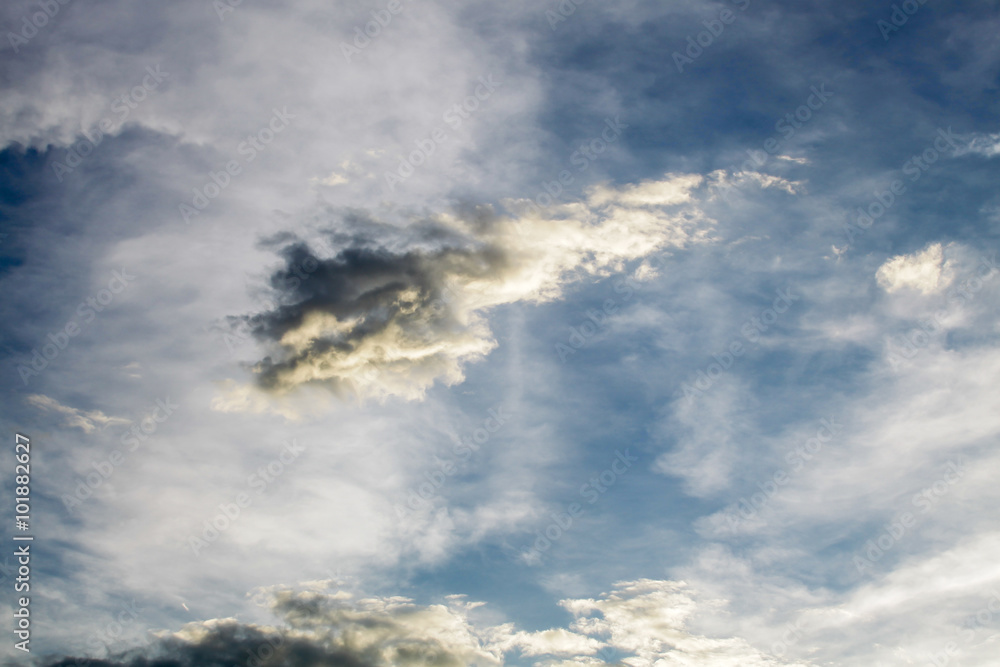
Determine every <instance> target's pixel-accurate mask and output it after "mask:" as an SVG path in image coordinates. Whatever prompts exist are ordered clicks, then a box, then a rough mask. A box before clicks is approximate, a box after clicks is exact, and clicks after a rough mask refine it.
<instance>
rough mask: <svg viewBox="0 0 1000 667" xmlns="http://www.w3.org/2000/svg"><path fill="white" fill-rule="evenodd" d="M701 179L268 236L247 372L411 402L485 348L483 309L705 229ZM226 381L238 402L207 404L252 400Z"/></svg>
mask: <svg viewBox="0 0 1000 667" xmlns="http://www.w3.org/2000/svg"><path fill="white" fill-rule="evenodd" d="M701 183H702V178H701V177H700V176H693V175H673V174H667V175H666V176H665V177H664V178H663V179H661V180H659V181H650V182H645V183H642V184H640V185H639V186H627V187H624V188H621V189H615V188H611V187H607V186H600V187H596V188H593V189H592V190H591V191H590V192H589V195H588V197H587V198H586V199H585V200H584V201H583V202H578V203H574V204H566V205H560V206H555V207H552V208H551V209H548V210H546V211H544V212H542V211H538V212H536V213H534V214H531V213H528V214H525V215H522V216H519V217H514V216H504V215H498V214H496V213H495V212H494V210H493V209H492V208H490V207H476V208H470V209H466V210H462V211H459V212H458V213H456V214H453V215H452V214H447V215H446V214H442V215H437V216H433V217H430V218H428V219H425V220H421V221H419V222H416V223H414V224H411V225H410V226H407V227H402V228H401V227H396V226H393V225H390V224H387V223H385V222H382V221H378V220H373V219H371V218H370V217H368V216H367V215H362V214H358V213H349V214H347V215H345V216H344V217H343V219H342V221H341V222H340V224H339V225H338V226H337V227H335V228H333V229H328V230H325V231H324V232H322V233H321V234H320V235H319V239H318V240H314V241H313V242H309V241H307V240H305V239H303V238H300V237H298V236H293V235H280V236H278V237H274V238H272V239H271V240H269V241H268V242H267V244H269V245H271V246H274V247H277V248H278V250H277V251H278V253H279V254H280V255H281V257H282V259H283V260H284V266H283V267H282V268H281V269H279V270H278V271H276V272H274V273H273V274H272V275H271V277H270V286H271V288H272V289H273V290H274V291H275V293H276V296H275V301H276V303H278V304H279V305H278V306H277V307H275V308H273V309H271V310H269V311H267V312H264V313H261V314H257V315H252V316H250V315H247V316H243V317H242V318H235V319H234V323H241V324H245V325H249V326H250V327H251V328H252V331H253V333H254V334H255V335H256V337H257V338H258V340H260V341H262V342H263V343H265V345H267V346H268V347H269V350H270V352H271V353H272V354H271V355H270V356H268V357H266V358H264V359H263V360H261V361H260V362H259V363H258V364H257V365H256V367H255V369H254V370H255V371H256V373H257V384H258V386H259V387H260V388H262V389H264V390H267V391H270V392H272V393H276V394H283V393H286V392H288V391H289V390H292V389H295V388H297V387H301V386H304V385H310V384H321V385H325V386H328V387H330V388H332V389H334V390H335V391H339V392H344V391H351V392H356V393H358V394H359V395H361V396H364V397H371V396H388V395H395V396H402V397H404V398H406V399H410V400H413V399H419V398H422V397H423V395H424V394H425V392H426V390H427V389H428V388H429V387H430V386H431V385H433V384H434V383H435V382H437V381H441V382H443V383H444V384H447V385H454V384H457V383H459V382H461V381H462V380H463V379H464V377H465V375H464V371H463V366H464V365H465V364H466V363H468V362H471V361H474V360H477V359H482V358H483V357H485V356H486V355H487V354H488V353H489V352H490V351H491V350H493V348H494V347H496V342H495V340H494V339H493V335H492V331H491V329H490V326H489V322H488V320H487V314H488V312H489V310H490V309H491V308H494V307H496V306H500V305H504V304H511V303H517V302H527V303H542V302H545V301H551V300H553V299H556V298H559V297H560V296H561V295H562V294H563V292H564V290H565V288H566V287H567V286H568V285H570V284H571V283H573V282H575V281H578V280H580V279H581V278H583V277H585V276H589V277H596V276H607V275H610V274H611V273H612V272H618V271H621V270H623V269H624V266H625V263H626V262H628V261H630V260H635V259H638V258H642V257H645V256H648V255H650V254H652V253H655V252H658V251H662V250H664V249H666V248H668V247H681V246H685V245H687V244H690V243H695V242H700V241H704V240H706V239H707V227H708V226H709V224H710V221H709V220H708V219H707V218H706V217H705V216H704V214H703V213H702V212H701V210H700V209H699V207H698V206H697V204H696V203H695V202H694V201H693V199H692V193H693V191H694V189H695V188H696V187H698V186H699V185H700V184H701ZM520 203H521V202H510V204H511V206H512V207H517V206H518V205H519V204H520ZM323 245H325V246H327V247H330V248H335V250H334V251H333V252H324V250H323V249H322V248H321V247H320V246H323ZM232 391H237V392H242V393H241V394H240V396H239V397H238V400H237V397H235V394H234V397H233V398H227V397H223V398H221V399H220V400H219V401H218V402H217V403H216V407H217V408H218V409H221V410H239V409H246V408H247V407H249V406H251V405H253V404H254V401H252V400H250V399H248V398H247V395H246V393H247V390H246V389H241V390H236V389H234V390H232Z"/></svg>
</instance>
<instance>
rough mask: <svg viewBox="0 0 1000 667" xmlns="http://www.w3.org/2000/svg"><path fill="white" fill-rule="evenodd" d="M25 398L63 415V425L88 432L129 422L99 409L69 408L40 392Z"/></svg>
mask: <svg viewBox="0 0 1000 667" xmlns="http://www.w3.org/2000/svg"><path fill="white" fill-rule="evenodd" d="M26 400H27V401H28V403H30V404H31V405H34V406H35V407H36V408H40V409H42V410H45V411H46V412H55V413H57V414H61V415H65V418H64V419H63V422H62V423H63V426H68V427H70V428H78V429H80V430H82V431H83V432H84V433H88V434H89V433H93V432H94V431H96V430H97V429H98V428H101V429H104V428H107V427H108V426H114V425H115V424H130V423H131V422H130V421H129V420H128V419H123V418H121V417H108V416H107V415H105V414H104V413H103V412H101V411H100V410H92V411H89V412H86V411H83V410H80V409H78V408H71V407H69V406H67V405H63V404H61V403H60V402H59V401H57V400H55V399H54V398H49V397H48V396H43V395H41V394H32V395H30V396H28V397H27V399H26Z"/></svg>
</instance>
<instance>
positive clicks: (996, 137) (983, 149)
mask: <svg viewBox="0 0 1000 667" xmlns="http://www.w3.org/2000/svg"><path fill="white" fill-rule="evenodd" d="M969 153H971V154H973V155H983V156H985V157H996V156H998V155H1000V132H997V133H994V134H981V133H977V134H973V135H972V136H971V137H969V145H968V146H966V147H964V148H962V149H961V150H960V151H959V155H965V154H969Z"/></svg>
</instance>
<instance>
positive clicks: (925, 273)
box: [875, 243, 953, 294]
mask: <svg viewBox="0 0 1000 667" xmlns="http://www.w3.org/2000/svg"><path fill="white" fill-rule="evenodd" d="M875 275H876V278H877V279H878V284H879V285H881V286H882V288H883V289H885V290H886V291H887V292H898V291H900V290H902V289H906V288H909V289H914V290H918V291H920V292H922V293H924V294H934V293H936V292H940V291H941V290H943V289H945V288H946V287H948V285H949V284H951V281H952V279H953V275H952V271H951V265H950V264H949V263H948V262H946V261H945V259H944V249H943V248H942V246H941V244H940V243H933V244H931V245H929V246H927V248H926V249H925V250H923V251H922V252H917V253H913V254H911V255H897V256H896V257H893V258H891V259H889V260H888V261H887V262H886V263H885V264H883V265H882V266H880V267H879V269H878V272H877V273H876V274H875Z"/></svg>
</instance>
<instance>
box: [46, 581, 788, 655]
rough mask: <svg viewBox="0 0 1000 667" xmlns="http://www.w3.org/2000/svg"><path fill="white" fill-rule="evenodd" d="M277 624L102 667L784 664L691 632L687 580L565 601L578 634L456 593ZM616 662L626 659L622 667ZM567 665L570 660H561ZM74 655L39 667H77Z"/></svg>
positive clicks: (161, 642)
mask: <svg viewBox="0 0 1000 667" xmlns="http://www.w3.org/2000/svg"><path fill="white" fill-rule="evenodd" d="M271 596H272V602H271V608H272V611H273V612H274V613H275V614H276V615H277V616H278V617H279V618H280V620H281V621H282V624H281V625H280V626H277V625H276V626H270V625H257V624H247V623H241V622H239V621H237V620H235V619H231V618H227V619H214V620H209V621H204V622H199V623H189V624H187V625H185V626H184V627H183V628H181V629H180V630H179V631H177V632H174V633H160V634H159V635H158V638H157V640H156V641H154V642H153V643H152V644H151V645H150V646H148V647H146V648H145V649H142V650H132V651H129V652H126V653H123V654H120V655H117V656H111V657H109V658H107V659H105V660H92V661H91V662H90V664H92V665H99V666H100V667H148V666H149V665H151V664H171V665H177V666H178V667H195V666H197V665H206V664H227V665H236V666H243V665H248V666H251V667H277V666H278V665H289V664H291V665H303V666H304V665H337V666H345V667H348V666H349V667H388V666H389V665H392V666H394V667H396V666H407V667H420V666H424V665H426V666H435V667H452V666H454V667H466V666H471V667H478V666H482V667H490V666H495V665H496V666H498V665H502V664H504V662H505V659H507V658H508V657H511V654H520V655H521V656H523V657H543V658H544V657H546V656H547V657H548V660H543V661H542V662H540V663H536V664H542V665H556V664H562V665H565V664H580V665H584V664H591V665H606V664H627V665H629V666H630V667H645V666H646V665H650V666H651V665H654V664H655V665H658V666H663V667H665V666H667V665H691V664H698V665H700V666H703V667H723V666H730V665H742V666H748V667H763V666H778V665H790V664H797V665H801V664H803V663H786V662H780V661H778V660H775V659H773V658H770V657H768V656H766V655H764V654H763V653H761V652H760V651H758V650H757V649H755V648H753V647H752V646H751V645H750V644H749V643H748V642H747V641H746V640H744V639H740V638H724V639H713V638H709V637H704V636H699V635H695V634H692V633H690V632H689V631H688V630H687V629H686V623H687V621H688V620H689V618H690V617H691V616H692V615H693V614H694V612H695V611H696V609H697V607H698V603H697V602H696V601H695V600H694V598H693V596H692V594H691V593H690V592H689V591H688V590H687V588H686V586H685V585H684V584H683V583H679V582H672V581H657V580H649V579H643V580H639V581H632V582H622V583H619V584H616V585H615V587H614V590H613V591H612V592H611V593H608V594H605V595H604V596H602V597H600V598H599V599H596V600H595V599H575V600H564V601H562V603H561V604H562V606H563V607H565V608H566V609H567V610H569V611H570V612H571V613H572V614H573V615H574V616H575V617H576V620H574V621H573V623H572V626H571V628H569V629H567V628H550V629H548V630H543V631H539V632H530V633H529V632H524V631H515V628H514V626H513V624H511V623H504V624H501V625H480V624H479V623H477V621H476V619H474V618H473V617H472V613H473V611H474V610H475V609H477V608H478V607H480V606H481V603H478V602H467V601H465V600H464V598H463V597H462V596H449V597H448V598H447V604H431V605H418V604H414V603H413V601H412V600H410V599H408V598H404V597H397V596H390V597H366V598H362V599H355V598H354V596H353V595H352V594H351V593H347V592H345V591H338V592H336V593H325V592H318V591H315V590H309V591H301V590H299V591H295V590H290V589H278V590H273V591H272V592H271ZM619 658H620V660H619ZM564 659H565V660H564ZM76 660H77V659H76V658H61V659H55V660H50V661H49V662H43V663H41V664H42V665H43V666H44V667H69V665H75V664H77V663H76Z"/></svg>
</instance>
